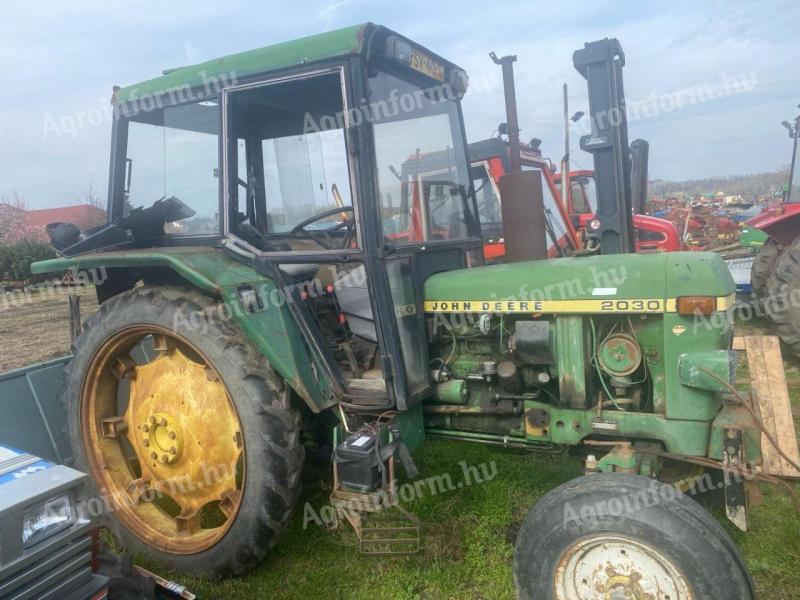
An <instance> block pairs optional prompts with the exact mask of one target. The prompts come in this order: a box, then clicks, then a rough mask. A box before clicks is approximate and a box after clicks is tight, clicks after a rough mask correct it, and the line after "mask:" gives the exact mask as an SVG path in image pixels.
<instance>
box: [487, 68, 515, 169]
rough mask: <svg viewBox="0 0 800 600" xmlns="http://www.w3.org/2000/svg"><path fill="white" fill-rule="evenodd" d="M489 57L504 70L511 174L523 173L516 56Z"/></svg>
mask: <svg viewBox="0 0 800 600" xmlns="http://www.w3.org/2000/svg"><path fill="white" fill-rule="evenodd" d="M489 56H490V57H491V58H492V60H493V61H494V64H496V65H500V66H501V67H502V68H503V92H504V94H505V98H506V128H507V129H508V147H509V148H508V149H509V153H510V156H509V160H510V162H511V171H510V172H511V173H519V172H520V171H522V158H521V157H520V151H519V119H518V118H517V92H516V89H515V87H514V61H516V60H517V57H516V55H508V56H503V57H502V58H498V57H497V55H496V54H495V53H494V52H490V53H489Z"/></svg>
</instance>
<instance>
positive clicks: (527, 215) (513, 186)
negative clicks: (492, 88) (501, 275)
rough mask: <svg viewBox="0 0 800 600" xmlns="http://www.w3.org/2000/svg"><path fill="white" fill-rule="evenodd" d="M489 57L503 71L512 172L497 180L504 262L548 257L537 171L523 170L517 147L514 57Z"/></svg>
mask: <svg viewBox="0 0 800 600" xmlns="http://www.w3.org/2000/svg"><path fill="white" fill-rule="evenodd" d="M489 56H490V57H491V59H492V60H493V61H494V63H495V64H496V65H500V66H501V67H502V69H503V91H504V94H505V99H506V128H507V129H508V146H509V161H510V163H511V171H510V172H509V173H507V174H506V175H503V176H502V177H501V178H500V182H499V188H500V197H501V198H502V202H501V205H500V209H501V213H502V217H503V240H504V243H505V249H506V255H505V262H521V261H526V260H541V259H544V258H547V236H546V233H545V214H544V193H543V186H542V174H541V172H540V171H523V170H522V159H521V156H520V147H519V120H518V118H517V95H516V89H515V86H514V62H515V61H516V60H517V57H516V56H514V55H509V56H503V57H502V58H498V57H497V55H496V54H495V53H494V52H490V53H489Z"/></svg>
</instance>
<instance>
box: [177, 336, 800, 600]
mask: <svg viewBox="0 0 800 600" xmlns="http://www.w3.org/2000/svg"><path fill="white" fill-rule="evenodd" d="M743 330H750V331H753V330H755V331H760V330H761V324H747V325H746V327H742V328H741V329H740V331H739V333H742V332H743ZM740 375H741V373H740ZM787 377H789V378H800V371H799V370H798V366H797V362H796V361H794V360H788V361H787ZM792 392H793V401H794V404H795V407H796V408H797V407H799V406H800V401H799V398H800V394H798V392H800V390H798V389H797V388H795V389H794V390H792ZM415 457H416V460H417V464H418V466H419V467H420V476H421V477H429V476H432V475H442V474H445V473H449V474H450V476H451V478H452V481H453V482H454V483H455V482H459V481H463V474H462V467H461V466H460V464H459V463H460V462H461V461H465V462H466V463H467V464H469V465H479V464H484V465H488V464H490V463H491V461H495V465H496V469H497V471H496V476H495V477H494V478H492V480H491V481H488V482H484V483H483V484H480V485H471V486H464V487H462V488H460V489H456V490H454V491H450V492H445V493H436V494H430V493H425V494H424V495H423V496H422V497H421V498H419V499H417V500H415V501H413V502H411V503H410V504H408V505H406V508H407V509H408V510H410V511H411V512H413V513H415V514H417V515H418V516H419V517H420V519H421V521H422V532H423V533H422V551H421V553H420V554H419V555H418V556H415V557H412V558H378V557H362V556H360V555H359V553H358V550H357V547H356V538H355V534H354V533H353V532H352V530H350V528H349V526H348V525H342V526H340V528H339V529H338V530H335V531H330V530H327V529H325V528H323V527H318V526H316V525H314V524H313V523H312V524H311V525H310V526H309V527H307V528H305V529H304V528H303V513H304V511H303V503H305V502H309V503H310V504H311V506H312V507H313V508H314V509H315V510H316V511H319V509H320V507H322V506H323V505H324V504H325V502H326V499H327V497H328V494H329V493H330V484H329V474H328V469H327V468H325V467H318V466H314V465H310V464H309V465H307V467H306V476H305V488H304V489H305V493H304V495H303V497H302V499H301V503H300V505H299V506H298V510H297V512H296V514H295V518H294V520H293V522H292V525H291V527H290V529H289V530H288V531H287V532H286V533H285V535H284V536H283V538H282V540H281V542H280V543H279V544H278V546H277V547H276V548H275V550H274V551H273V552H272V554H271V555H270V557H269V558H268V559H267V560H265V561H264V562H263V563H262V564H261V565H260V566H259V567H258V568H257V569H256V570H254V571H253V572H252V573H251V574H249V575H248V576H247V577H243V578H240V579H234V580H228V581H223V582H215V583H211V582H207V581H203V580H191V579H181V581H182V582H184V583H185V584H186V585H188V586H189V588H190V589H192V590H193V591H196V592H197V593H199V594H200V596H201V597H202V598H298V599H301V598H302V599H315V598H324V599H330V600H334V599H339V598H341V599H350V598H354V599H359V598H364V599H370V600H379V599H387V600H388V599H409V600H411V599H443V600H447V599H451V598H452V599H462V598H464V599H487V600H488V599H491V600H497V599H504V598H508V599H513V598H514V593H513V588H512V582H511V563H512V555H513V545H514V538H515V536H516V530H517V528H518V526H519V524H520V522H521V521H522V519H523V517H524V515H525V513H526V512H527V510H528V509H529V508H530V507H531V506H532V505H533V504H534V503H535V502H536V500H537V499H538V498H539V497H540V496H541V495H542V494H544V493H546V492H547V491H548V490H550V489H552V488H553V487H555V486H557V485H558V484H560V483H563V482H565V481H567V480H569V479H571V478H573V477H575V476H578V475H579V474H580V473H581V461H580V458H579V457H578V456H577V455H562V456H556V457H548V456H543V455H536V454H529V453H522V452H519V451H513V450H504V449H501V448H494V447H488V446H481V445H478V444H471V443H465V442H454V441H444V440H432V441H429V442H428V443H427V444H425V446H424V447H423V448H421V449H420V450H419V451H418V452H417V453H416V454H415ZM796 487H797V489H798V491H800V486H796ZM761 489H762V492H763V495H764V501H763V503H762V504H761V505H760V506H758V507H756V508H754V509H753V511H752V515H751V516H752V524H751V525H752V530H751V532H749V533H747V534H742V533H740V532H738V531H736V530H735V529H734V528H733V527H732V526H731V525H730V524H728V523H727V522H726V521H725V520H724V519H723V518H721V517H720V515H721V511H720V508H719V506H714V505H713V502H712V505H711V506H710V508H711V510H712V512H713V513H714V514H715V515H717V516H718V518H720V521H721V522H722V523H723V524H724V525H725V527H726V529H727V530H728V531H729V532H730V533H731V535H732V536H733V537H734V539H735V540H736V541H737V543H739V545H740V547H741V549H742V552H743V554H744V556H745V559H746V561H747V563H748V565H749V567H750V570H751V572H752V574H753V576H754V578H755V580H756V583H757V585H758V589H759V597H760V598H764V599H770V600H788V599H798V598H800V516H798V514H797V513H796V512H795V511H794V509H793V507H792V505H791V503H790V501H789V500H788V498H787V497H786V495H785V494H784V493H783V492H782V491H780V490H778V489H774V488H771V487H770V486H767V485H764V486H761Z"/></svg>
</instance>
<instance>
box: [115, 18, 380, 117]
mask: <svg viewBox="0 0 800 600" xmlns="http://www.w3.org/2000/svg"><path fill="white" fill-rule="evenodd" d="M372 27H374V25H372V23H362V24H361V25H354V26H352V27H344V28H342V29H336V30H334V31H328V32H326V33H319V34H316V35H310V36H307V37H302V38H298V39H295V40H290V41H288V42H281V43H279V44H272V45H271V46H265V47H263V48H257V49H255V50H248V51H246V52H237V53H236V54H230V55H228V56H223V57H221V58H215V59H212V60H209V61H206V62H203V63H199V64H196V65H189V66H186V67H178V68H176V69H169V70H166V71H164V74H163V75H161V76H160V77H156V78H154V79H148V80H147V81H143V82H141V83H137V84H134V85H130V86H127V87H123V88H120V89H117V90H116V92H115V93H114V101H115V102H129V101H132V100H136V99H137V98H141V97H142V96H148V95H150V96H158V95H160V94H163V93H165V92H168V91H169V90H174V89H179V88H185V87H186V86H189V87H197V86H202V85H203V84H204V83H205V82H207V81H209V78H211V77H219V76H221V75H222V76H224V75H227V74H235V76H236V78H237V79H242V78H245V77H247V76H248V75H254V74H256V73H263V72H267V71H276V70H278V69H283V68H286V67H291V66H296V65H301V64H305V63H310V62H316V61H320V60H325V59H330V58H336V57H339V56H349V55H354V54H360V53H361V52H362V51H363V50H364V40H365V39H366V37H367V33H368V30H369V29H370V28H372Z"/></svg>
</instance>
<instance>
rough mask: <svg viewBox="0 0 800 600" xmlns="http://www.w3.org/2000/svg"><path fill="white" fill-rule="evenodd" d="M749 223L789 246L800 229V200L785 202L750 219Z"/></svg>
mask: <svg viewBox="0 0 800 600" xmlns="http://www.w3.org/2000/svg"><path fill="white" fill-rule="evenodd" d="M747 224H748V225H751V226H753V227H756V228H757V229H760V230H761V231H763V232H764V233H766V234H767V235H768V236H769V237H771V238H772V239H774V240H775V241H776V242H778V243H779V244H781V245H783V246H788V245H789V244H791V243H792V242H793V241H794V239H795V238H796V237H797V232H798V231H800V202H798V203H792V204H784V205H782V206H781V207H780V208H779V209H770V210H769V211H767V212H765V213H763V214H761V215H758V216H757V217H754V218H752V219H750V220H749V221H748V222H747Z"/></svg>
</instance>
